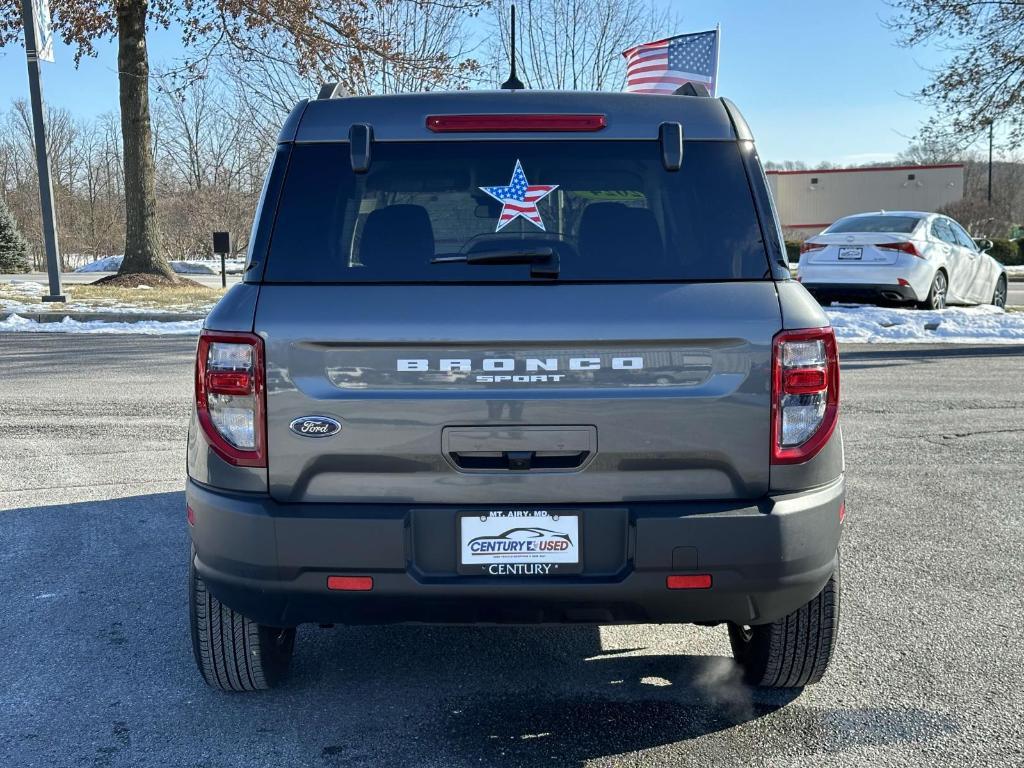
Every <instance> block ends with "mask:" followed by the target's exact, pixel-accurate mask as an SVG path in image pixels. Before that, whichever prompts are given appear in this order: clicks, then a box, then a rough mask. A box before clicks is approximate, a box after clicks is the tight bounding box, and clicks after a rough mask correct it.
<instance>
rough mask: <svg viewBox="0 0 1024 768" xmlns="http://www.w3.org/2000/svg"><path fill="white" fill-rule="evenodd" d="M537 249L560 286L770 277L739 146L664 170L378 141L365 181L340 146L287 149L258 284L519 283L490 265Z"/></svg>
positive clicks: (622, 153)
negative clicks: (478, 259) (548, 258)
mask: <svg viewBox="0 0 1024 768" xmlns="http://www.w3.org/2000/svg"><path fill="white" fill-rule="evenodd" d="M536 252H542V253H549V252H554V253H555V254H556V255H557V257H558V261H559V267H560V271H559V274H558V279H559V280H563V281H573V280H577V281H615V282H624V281H630V280H663V281H687V280H761V279H771V273H770V270H769V265H768V258H767V255H766V252H765V247H764V243H763V240H762V237H761V230H760V227H759V224H758V218H757V214H756V212H755V209H754V204H753V199H752V196H751V191H750V185H749V183H748V181H747V177H746V173H745V171H744V169H743V163H742V158H741V155H740V148H739V146H738V145H737V144H735V143H733V142H687V144H686V149H685V152H684V158H683V166H682V168H681V169H680V170H679V171H677V172H670V171H666V170H665V168H664V166H663V165H662V158H661V146H660V144H659V143H658V142H657V141H617V142H605V141H593V140H591V141H507V142H505V141H500V142H499V141H487V142H469V141H444V142H433V143H430V144H424V143H418V142H377V143H375V144H374V148H373V162H372V164H371V166H370V169H369V171H368V172H367V173H363V174H356V173H353V172H352V169H351V162H350V158H349V146H348V144H347V143H325V144H299V145H296V146H295V147H294V149H293V150H292V155H291V159H290V160H289V165H288V171H287V175H286V178H285V182H284V187H283V190H282V193H281V200H280V203H279V206H278V212H277V219H276V223H275V225H274V230H273V234H272V237H271V243H270V253H269V256H268V259H267V267H266V272H265V274H264V279H265V280H266V281H268V282H374V283H391V282H501V281H523V280H530V272H531V270H530V265H529V264H523V263H509V262H508V261H502V260H501V258H500V255H501V254H509V253H512V254H515V253H519V254H523V253H525V254H527V255H529V254H531V253H536ZM477 254H483V255H485V256H486V255H487V254H493V255H495V256H498V258H495V259H494V260H493V261H491V262H490V263H487V264H481V263H475V264H470V263H467V260H466V257H467V256H475V255H477ZM520 261H521V259H520Z"/></svg>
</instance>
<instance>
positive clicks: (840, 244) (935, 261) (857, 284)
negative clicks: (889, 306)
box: [797, 211, 1006, 309]
mask: <svg viewBox="0 0 1024 768" xmlns="http://www.w3.org/2000/svg"><path fill="white" fill-rule="evenodd" d="M979 245H980V246H981V247H979ZM986 246H987V247H986ZM991 247H992V244H991V243H990V242H987V241H984V240H978V241H975V240H974V239H973V238H971V236H970V235H968V234H967V232H966V231H964V228H963V227H961V226H960V225H959V224H957V223H956V222H955V221H954V220H953V219H951V218H949V217H948V216H942V215H941V214H937V213H921V212H919V211H882V212H879V213H859V214H857V215H855V216H847V217H846V218H842V219H839V220H838V221H837V222H835V223H834V224H833V225H832V226H830V227H829V228H828V229H826V230H825V231H824V232H822V233H821V234H820V235H817V236H815V237H812V238H810V239H809V240H807V242H805V243H804V244H803V245H802V246H801V247H800V263H799V265H798V267H797V279H798V280H800V282H802V283H803V285H804V287H805V288H807V290H808V291H810V292H811V294H812V295H813V296H814V297H815V298H816V299H817V300H818V301H819V302H820V303H821V304H829V303H830V302H832V301H868V302H885V303H911V302H912V303H915V304H917V306H919V307H921V308H922V309H942V308H944V307H945V306H946V305H947V304H995V305H996V306H998V307H1003V306H1006V269H1005V268H1004V267H1003V265H1002V264H1000V263H999V262H998V261H996V260H995V259H993V258H992V257H991V256H989V255H988V254H987V253H986V252H985V251H986V250H988V248H991Z"/></svg>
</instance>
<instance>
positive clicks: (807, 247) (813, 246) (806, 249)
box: [800, 243, 828, 256]
mask: <svg viewBox="0 0 1024 768" xmlns="http://www.w3.org/2000/svg"><path fill="white" fill-rule="evenodd" d="M822 248H828V243H800V255H801V256H803V255H804V254H805V253H810V252H811V251H820V250H821V249H822Z"/></svg>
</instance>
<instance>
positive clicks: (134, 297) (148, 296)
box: [0, 283, 224, 312]
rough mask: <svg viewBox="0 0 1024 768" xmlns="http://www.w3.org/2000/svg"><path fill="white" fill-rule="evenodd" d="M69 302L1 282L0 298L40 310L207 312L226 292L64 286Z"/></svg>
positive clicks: (191, 287) (199, 288) (189, 287)
mask: <svg viewBox="0 0 1024 768" xmlns="http://www.w3.org/2000/svg"><path fill="white" fill-rule="evenodd" d="M64 295H65V296H67V305H63V306H62V305H60V304H43V303H42V302H41V301H40V299H39V298H38V297H37V296H31V295H26V294H24V293H20V292H18V291H15V290H12V288H11V286H10V285H7V284H2V283H0V301H2V300H4V299H7V300H10V301H16V302H19V303H21V304H38V305H39V309H40V310H54V311H61V310H63V309H67V308H70V306H69V305H72V304H74V305H75V307H76V308H79V309H95V310H104V309H111V308H115V307H119V306H132V307H138V308H140V309H162V310H173V311H179V312H197V311H206V310H208V309H209V308H210V307H212V306H213V305H214V303H216V301H217V300H218V299H219V298H220V297H221V296H223V295H224V290H223V289H222V288H207V287H205V286H202V285H182V286H173V287H160V288H151V289H148V290H147V289H145V288H123V287H118V286H105V285H65V286H64Z"/></svg>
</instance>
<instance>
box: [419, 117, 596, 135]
mask: <svg viewBox="0 0 1024 768" xmlns="http://www.w3.org/2000/svg"><path fill="white" fill-rule="evenodd" d="M607 124H608V120H607V119H606V118H605V116H604V115H430V116H428V117H427V128H428V129H430V130H431V131H433V132H434V133H494V132H498V133H500V132H509V133H521V132H524V131H581V132H586V131H600V130H601V129H602V128H604V127H605V126H606V125H607Z"/></svg>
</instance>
